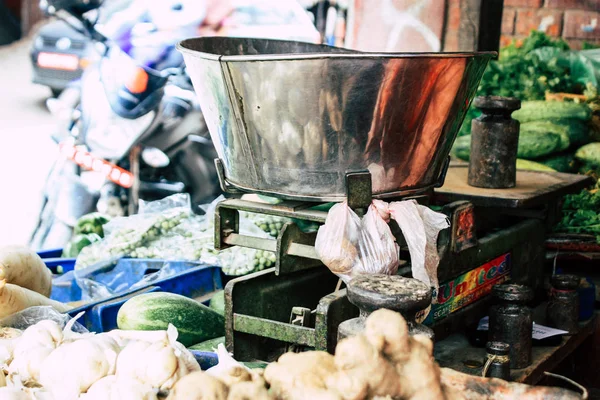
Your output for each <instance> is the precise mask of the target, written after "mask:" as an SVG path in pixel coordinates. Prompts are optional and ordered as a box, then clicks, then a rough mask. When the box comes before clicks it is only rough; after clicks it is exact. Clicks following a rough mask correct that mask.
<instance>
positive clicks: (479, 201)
mask: <svg viewBox="0 0 600 400" xmlns="http://www.w3.org/2000/svg"><path fill="white" fill-rule="evenodd" d="M468 171H469V166H468V164H463V163H460V164H459V163H456V164H454V163H452V164H450V167H449V168H448V173H447V174H446V180H445V181H444V185H443V186H442V187H441V188H438V189H436V190H435V194H436V198H437V199H438V200H439V201H442V202H447V203H449V202H453V201H457V200H467V201H470V202H471V203H472V204H473V205H475V206H479V207H501V208H532V207H537V206H540V205H543V204H546V203H547V202H548V201H549V200H554V199H556V198H557V197H562V196H564V195H565V194H569V193H574V192H577V191H580V190H582V189H584V188H586V187H588V186H589V185H590V184H591V183H592V182H593V179H592V178H591V177H589V176H586V175H575V174H563V173H560V172H541V171H524V170H519V171H517V186H516V187H514V188H511V189H484V188H476V187H473V186H469V184H468V183H467V175H468Z"/></svg>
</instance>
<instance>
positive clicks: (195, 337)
mask: <svg viewBox="0 0 600 400" xmlns="http://www.w3.org/2000/svg"><path fill="white" fill-rule="evenodd" d="M169 324H173V325H174V326H175V327H176V328H177V331H178V332H179V337H178V339H177V340H178V341H179V342H181V343H182V344H183V345H184V346H186V347H187V346H191V345H194V344H196V343H200V342H203V341H206V340H208V339H214V338H217V337H219V336H223V335H225V319H224V318H223V316H222V315H221V314H219V313H217V312H216V311H214V310H212V309H210V308H208V307H206V306H205V305H203V304H201V303H198V302H197V301H195V300H192V299H189V298H187V297H184V296H180V295H178V294H173V293H164V292H156V293H144V294H140V295H138V296H135V297H133V298H131V299H129V300H127V301H126V302H125V304H123V306H122V307H121V309H120V310H119V312H118V314H117V326H118V327H119V329H125V330H138V331H154V330H166V329H167V327H168V325H169Z"/></svg>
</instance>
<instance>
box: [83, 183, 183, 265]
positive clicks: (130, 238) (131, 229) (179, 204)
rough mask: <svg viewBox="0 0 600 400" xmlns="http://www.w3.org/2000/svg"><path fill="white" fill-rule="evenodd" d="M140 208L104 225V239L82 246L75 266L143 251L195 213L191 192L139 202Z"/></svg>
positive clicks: (101, 261)
mask: <svg viewBox="0 0 600 400" xmlns="http://www.w3.org/2000/svg"><path fill="white" fill-rule="evenodd" d="M139 211H140V213H139V214H136V215H130V216H128V217H119V218H115V219H113V220H112V221H110V222H108V223H107V224H106V225H104V226H103V229H104V235H105V237H104V239H103V240H101V241H99V242H96V243H92V244H91V245H89V246H87V247H84V248H83V249H82V250H81V253H79V255H78V256H77V260H76V261H75V269H76V270H77V269H81V268H86V267H89V266H91V265H94V264H98V263H106V262H109V261H116V260H118V259H119V258H121V257H125V256H129V255H131V253H133V252H140V251H139V250H140V249H144V250H145V245H146V244H147V243H148V242H150V241H152V240H153V239H155V238H157V237H158V236H159V235H162V234H165V233H166V232H168V231H170V230H172V229H173V228H175V227H176V226H177V225H179V224H180V223H181V221H183V220H184V219H186V218H188V217H189V216H190V215H191V213H192V211H191V206H190V198H189V195H188V194H176V195H173V196H169V197H166V198H164V199H162V200H157V201H153V202H150V203H144V202H140V210H139ZM136 255H137V254H136ZM142 258H144V257H142Z"/></svg>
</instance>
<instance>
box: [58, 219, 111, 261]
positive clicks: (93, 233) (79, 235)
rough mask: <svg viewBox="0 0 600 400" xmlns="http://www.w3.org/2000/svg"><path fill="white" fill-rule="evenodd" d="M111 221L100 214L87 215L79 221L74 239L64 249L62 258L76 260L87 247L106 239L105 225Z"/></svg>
mask: <svg viewBox="0 0 600 400" xmlns="http://www.w3.org/2000/svg"><path fill="white" fill-rule="evenodd" d="M108 221H110V217H108V216H106V215H104V214H100V213H91V214H86V215H84V216H83V217H81V218H79V219H78V220H77V223H76V224H75V227H74V228H73V237H72V238H71V240H70V241H69V243H67V245H66V246H65V248H64V249H63V253H62V256H63V257H65V258H75V257H77V255H78V254H79V253H80V252H81V249H83V248H84V247H86V246H89V245H90V244H92V243H95V242H98V241H100V239H102V238H103V237H104V228H103V226H104V224H106V223H107V222H108Z"/></svg>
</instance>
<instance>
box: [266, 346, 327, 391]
mask: <svg viewBox="0 0 600 400" xmlns="http://www.w3.org/2000/svg"><path fill="white" fill-rule="evenodd" d="M336 371H337V368H336V365H335V363H334V358H333V356H332V355H331V354H329V353H326V352H324V351H310V352H306V353H286V354H284V355H282V356H281V357H279V360H278V361H277V362H275V363H271V364H269V365H268V366H267V368H266V369H265V373H264V377H265V380H266V381H267V382H268V383H269V384H270V385H271V389H272V390H273V392H274V393H276V394H277V395H278V396H279V397H281V398H282V399H300V398H302V397H298V396H299V393H298V392H302V391H305V390H307V389H309V388H310V389H313V390H314V391H315V392H319V391H326V390H327V386H326V383H325V379H326V378H327V377H328V376H330V375H332V374H334V373H335V372H336Z"/></svg>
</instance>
